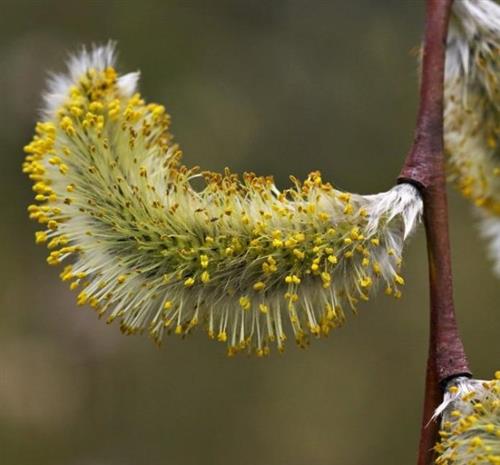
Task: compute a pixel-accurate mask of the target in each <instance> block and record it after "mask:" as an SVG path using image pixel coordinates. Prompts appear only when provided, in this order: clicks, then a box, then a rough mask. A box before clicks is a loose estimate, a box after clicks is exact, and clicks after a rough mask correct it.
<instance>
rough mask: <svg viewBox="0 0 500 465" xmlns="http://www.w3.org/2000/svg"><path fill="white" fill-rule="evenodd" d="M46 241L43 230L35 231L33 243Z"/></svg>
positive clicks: (45, 234)
mask: <svg viewBox="0 0 500 465" xmlns="http://www.w3.org/2000/svg"><path fill="white" fill-rule="evenodd" d="M46 241H47V233H46V232H45V231H37V232H36V233H35V243H37V244H43V243H44V242H46Z"/></svg>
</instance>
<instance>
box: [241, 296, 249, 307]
mask: <svg viewBox="0 0 500 465" xmlns="http://www.w3.org/2000/svg"><path fill="white" fill-rule="evenodd" d="M239 303H240V307H241V308H242V309H243V310H250V307H251V302H250V299H249V298H248V297H247V296H241V297H240V300H239Z"/></svg>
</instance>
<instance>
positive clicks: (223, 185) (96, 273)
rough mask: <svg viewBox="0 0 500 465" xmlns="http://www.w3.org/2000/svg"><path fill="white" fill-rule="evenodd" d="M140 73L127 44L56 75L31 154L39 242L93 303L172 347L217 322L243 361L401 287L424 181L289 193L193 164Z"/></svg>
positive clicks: (82, 299)
mask: <svg viewBox="0 0 500 465" xmlns="http://www.w3.org/2000/svg"><path fill="white" fill-rule="evenodd" d="M137 78H138V75H137V73H134V74H128V75H124V76H121V77H120V76H118V75H117V73H116V71H115V69H114V53H113V47H112V46H111V45H108V46H106V47H100V48H95V49H93V50H92V51H90V52H87V51H83V52H82V53H81V54H79V55H78V56H76V57H75V58H73V59H72V61H71V62H70V64H69V73H68V75H66V76H57V77H55V78H54V79H53V81H52V82H51V84H50V90H49V92H48V94H47V96H46V110H45V114H44V120H43V121H42V122H40V123H38V124H37V125H36V134H35V137H34V139H33V141H32V142H31V143H30V144H29V145H27V146H26V147H25V151H26V152H27V154H28V155H27V157H26V161H25V163H24V171H25V172H26V173H28V175H29V177H30V178H31V179H32V180H33V182H34V186H33V190H34V191H35V193H36V197H35V199H36V201H37V203H36V204H34V205H31V206H30V207H29V208H28V210H29V214H30V217H31V218H33V219H35V220H37V221H38V222H39V223H40V224H41V226H42V229H41V230H40V231H38V232H37V233H36V242H37V243H46V244H47V246H48V248H49V251H50V252H49V256H48V258H47V261H48V263H49V264H51V265H58V264H64V265H65V266H64V269H63V271H62V273H61V278H62V280H63V281H66V282H68V283H69V285H70V288H71V289H74V290H77V292H78V297H77V303H78V305H83V304H90V306H91V307H93V308H95V310H96V311H97V313H98V314H99V316H103V317H104V318H105V319H106V320H107V321H108V322H112V321H113V320H119V322H120V325H121V328H122V330H123V331H124V332H125V333H127V334H133V333H137V332H143V331H147V332H149V334H150V335H151V336H152V337H153V338H154V340H155V341H157V342H160V341H161V340H162V337H163V335H164V333H175V334H178V335H186V334H188V333H190V332H192V330H193V329H194V328H195V327H196V326H198V325H199V324H202V325H203V326H204V327H205V328H206V330H207V332H208V335H209V337H210V338H214V339H217V340H219V341H221V342H225V343H227V346H228V349H229V353H230V354H233V353H236V352H238V351H245V352H255V353H256V354H258V355H265V354H267V353H268V352H269V347H270V345H271V344H275V345H276V346H277V347H278V349H280V350H281V349H283V347H284V343H285V340H286V338H287V335H288V336H289V335H293V337H294V339H295V340H296V341H297V342H298V344H299V345H301V346H305V345H306V344H307V343H308V340H309V338H310V337H311V336H313V337H318V336H320V335H327V334H328V333H329V331H330V330H331V329H332V328H335V327H337V326H339V325H341V324H342V323H343V321H344V311H345V309H347V308H352V309H354V308H355V306H356V304H357V303H358V301H360V300H367V299H368V297H369V294H370V292H371V290H372V289H373V288H375V286H376V285H377V284H379V283H383V287H384V288H385V292H386V293H387V294H390V295H393V296H395V297H399V296H400V295H401V287H402V286H403V284H404V280H403V278H402V277H401V276H400V274H399V269H400V265H401V254H402V248H403V242H404V239H405V238H406V237H407V236H408V234H410V232H411V231H412V230H413V229H414V226H415V224H416V223H417V221H418V219H419V216H420V213H421V210H422V201H421V199H420V196H419V193H418V192H417V190H416V189H415V188H414V187H413V186H411V185H399V186H396V187H394V188H393V189H391V190H390V191H388V192H386V193H383V194H378V195H371V196H361V195H357V194H350V193H347V192H342V191H339V190H336V189H334V188H333V187H332V186H331V185H330V184H328V183H326V182H324V181H323V180H322V178H321V175H320V174H319V173H318V172H313V173H311V174H310V175H309V176H308V177H307V179H306V180H305V181H304V182H300V181H298V180H296V179H295V178H292V181H293V183H292V187H290V188H289V189H286V190H283V191H280V190H278V188H277V187H276V186H275V185H274V183H273V180H272V178H271V177H259V176H256V175H255V174H253V173H245V174H244V175H243V176H242V177H241V178H240V177H238V176H237V175H235V174H233V173H231V172H229V170H226V171H225V172H224V173H213V172H208V171H206V172H199V170H198V169H197V168H187V167H186V166H184V165H182V164H181V161H180V160H181V151H180V149H179V146H178V145H177V144H175V143H174V142H173V140H172V136H171V135H170V132H169V126H170V117H169V115H168V114H167V113H166V112H165V108H164V107H163V106H161V105H157V104H155V103H149V104H148V103H146V102H145V101H144V100H143V99H142V98H141V96H140V95H139V94H137V93H136V90H135V86H136V81H137ZM195 178H198V179H201V180H202V183H203V187H202V188H201V189H198V190H196V189H194V187H193V186H192V181H193V180H194V179H195ZM198 184H199V181H198Z"/></svg>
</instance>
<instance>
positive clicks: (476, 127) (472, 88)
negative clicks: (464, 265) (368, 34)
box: [444, 0, 500, 276]
mask: <svg viewBox="0 0 500 465" xmlns="http://www.w3.org/2000/svg"><path fill="white" fill-rule="evenodd" d="M444 142H445V151H446V154H447V163H448V172H449V177H450V179H451V181H452V182H453V183H454V184H455V185H456V187H457V188H458V189H459V190H460V192H462V194H463V195H464V196H465V197H467V198H469V199H470V200H471V201H472V202H473V203H474V204H475V205H477V206H478V207H480V210H481V216H482V218H484V221H483V225H482V227H483V235H484V236H485V237H487V238H490V239H491V241H490V251H491V255H492V258H493V260H494V262H495V269H496V270H497V271H498V274H499V276H500V242H499V240H498V237H499V236H500V145H499V144H500V5H498V4H497V3H496V2H494V1H491V0H456V1H455V2H454V3H453V14H452V17H451V22H450V29H449V33H448V44H447V51H446V73H445V111H444Z"/></svg>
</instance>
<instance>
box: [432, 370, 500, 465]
mask: <svg viewBox="0 0 500 465" xmlns="http://www.w3.org/2000/svg"><path fill="white" fill-rule="evenodd" d="M437 415H442V420H441V431H440V436H441V440H440V442H439V443H438V444H437V445H436V452H437V453H438V454H439V455H438V458H437V459H436V465H500V371H498V372H497V373H496V379H495V380H492V381H479V380H474V379H468V378H463V377H462V378H457V379H454V380H452V381H451V382H450V383H449V384H448V387H447V389H446V393H445V397H444V401H443V403H442V404H441V406H440V407H439V408H438V409H437V411H436V416H437Z"/></svg>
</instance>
